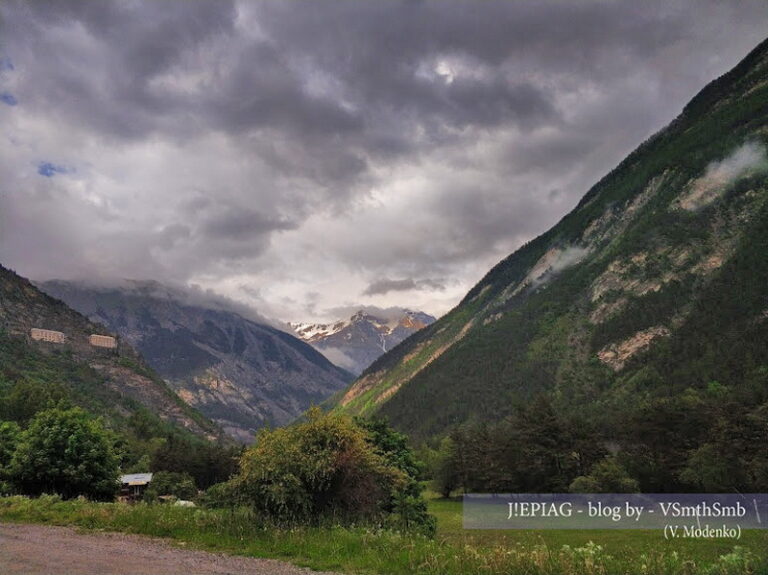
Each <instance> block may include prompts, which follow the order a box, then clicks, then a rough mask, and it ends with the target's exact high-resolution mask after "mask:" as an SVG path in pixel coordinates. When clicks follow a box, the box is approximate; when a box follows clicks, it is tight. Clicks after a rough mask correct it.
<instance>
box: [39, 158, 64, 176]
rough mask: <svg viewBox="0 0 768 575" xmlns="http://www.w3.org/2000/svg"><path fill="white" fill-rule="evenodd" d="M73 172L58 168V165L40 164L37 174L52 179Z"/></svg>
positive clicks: (61, 167)
mask: <svg viewBox="0 0 768 575" xmlns="http://www.w3.org/2000/svg"><path fill="white" fill-rule="evenodd" d="M71 171H72V170H70V169H69V168H66V167H64V166H58V165H56V164H52V163H51V162H40V163H39V164H38V165H37V173H38V174H40V175H41V176H45V177H46V178H52V177H53V176H55V175H56V174H66V173H69V172H71Z"/></svg>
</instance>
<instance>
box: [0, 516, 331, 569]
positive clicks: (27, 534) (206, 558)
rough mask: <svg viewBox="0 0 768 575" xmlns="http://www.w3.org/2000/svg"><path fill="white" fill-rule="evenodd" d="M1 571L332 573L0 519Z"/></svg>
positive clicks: (152, 540)
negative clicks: (19, 523) (20, 523)
mask: <svg viewBox="0 0 768 575" xmlns="http://www.w3.org/2000/svg"><path fill="white" fill-rule="evenodd" d="M0 573H2V575H177V574H178V575H224V574H232V575H334V574H332V573H320V572H318V571H310V570H308V569H303V568H301V567H296V566H294V565H291V564H290V563H284V562H282V561H274V560H272V559H254V558H251V557H233V556H230V555H219V554H215V553H207V552H205V551H193V550H189V549H180V548H179V547H175V546H173V545H171V544H170V543H168V542H166V541H163V540H162V539H155V538H150V537H141V536H138V535H126V534H124V533H81V532H78V531H76V530H74V529H72V528H70V527H49V526H44V525H15V524H8V523H0Z"/></svg>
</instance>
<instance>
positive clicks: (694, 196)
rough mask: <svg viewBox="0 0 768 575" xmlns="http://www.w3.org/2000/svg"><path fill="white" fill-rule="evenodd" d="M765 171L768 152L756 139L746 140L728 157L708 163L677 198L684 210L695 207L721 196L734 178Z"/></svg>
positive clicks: (734, 181) (697, 207)
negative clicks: (701, 174)
mask: <svg viewBox="0 0 768 575" xmlns="http://www.w3.org/2000/svg"><path fill="white" fill-rule="evenodd" d="M765 172H768V154H766V149H765V146H764V145H763V144H761V143H759V142H747V143H746V144H743V145H742V146H740V147H739V148H737V149H736V150H735V151H734V152H733V153H732V154H731V155H730V156H728V157H727V158H725V159H724V160H720V161H718V162H711V163H710V164H709V165H708V166H707V169H706V170H705V171H704V175H703V176H701V177H700V178H698V179H696V180H694V181H693V182H692V183H691V184H690V187H689V191H688V192H687V193H686V194H685V195H684V196H683V197H682V198H681V199H680V207H682V208H683V209H684V210H691V211H692V210H698V209H699V208H702V207H704V206H706V205H708V204H710V203H712V202H713V201H715V200H716V199H717V198H719V197H720V196H722V195H723V194H724V193H725V192H726V191H727V190H728V189H729V188H730V187H731V186H732V185H733V184H735V183H736V182H737V181H739V180H741V179H743V178H746V177H749V176H754V175H757V174H762V173H765Z"/></svg>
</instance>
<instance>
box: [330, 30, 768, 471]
mask: <svg viewBox="0 0 768 575" xmlns="http://www.w3.org/2000/svg"><path fill="white" fill-rule="evenodd" d="M610 137H611V136H610V134H606V138H610ZM767 150H768V40H767V41H764V42H763V43H762V44H761V45H760V46H758V47H757V48H756V49H755V50H754V51H753V52H751V53H750V54H749V55H748V56H747V57H746V58H745V59H744V60H743V61H742V62H741V63H740V64H739V65H738V66H736V68H734V69H733V70H732V71H731V72H729V73H728V74H725V75H724V76H722V77H721V78H719V79H717V80H715V81H714V82H712V83H711V84H709V85H708V86H706V87H705V88H704V89H703V90H702V91H701V92H700V93H699V94H698V95H697V96H696V97H695V98H693V100H692V101H691V102H690V103H689V104H688V105H687V106H686V107H685V108H684V110H683V111H682V113H681V114H680V116H678V118H676V119H675V120H674V121H673V122H672V123H671V124H670V125H669V126H668V127H667V128H665V129H664V130H662V131H660V132H659V133H657V134H656V135H655V136H653V137H651V138H650V139H649V140H647V141H646V142H645V143H643V144H642V145H641V146H640V147H639V148H637V149H636V150H635V151H634V152H633V153H632V154H630V155H629V156H628V157H627V158H626V159H625V160H624V161H623V162H622V163H621V164H620V165H619V166H617V167H616V168H615V169H614V170H613V171H612V172H611V173H610V174H608V175H607V176H606V177H604V178H603V179H602V180H601V181H599V182H598V183H597V184H596V185H595V186H594V187H593V188H592V189H591V190H589V192H588V193H587V194H586V195H585V196H584V198H583V199H582V200H581V202H579V204H578V205H577V206H576V207H575V208H574V210H573V211H571V212H570V213H569V214H567V215H566V216H565V217H564V218H563V219H562V220H561V221H560V222H559V223H558V224H557V225H555V226H554V227H553V228H552V229H550V230H549V231H547V232H546V233H544V234H543V235H541V236H539V237H538V238H536V239H534V240H532V241H531V242H529V243H527V244H526V245H524V246H522V247H521V248H520V249H519V250H517V251H516V252H515V253H513V254H511V255H510V256H509V257H507V258H506V259H505V260H503V261H502V262H500V263H499V264H498V265H496V266H495V267H494V268H493V269H492V270H490V271H489V272H488V274H487V275H486V276H485V277H484V278H483V279H482V280H481V281H480V282H479V283H478V284H477V285H476V286H475V287H474V288H473V289H472V290H470V291H469V293H468V294H467V295H466V297H465V298H464V299H463V301H462V302H461V303H460V304H459V305H458V306H457V307H456V308H454V309H453V310H452V311H451V312H450V313H448V314H446V315H445V316H443V317H442V318H440V320H438V321H437V322H435V323H434V324H432V325H431V326H429V327H427V328H426V329H424V330H421V331H419V332H418V333H417V334H415V335H414V336H413V337H411V338H409V339H408V341H406V342H405V343H404V344H402V345H400V346H398V347H397V348H396V349H394V350H391V351H389V352H388V353H387V354H385V355H383V356H382V357H381V358H379V359H378V360H377V361H375V362H374V363H373V364H372V365H371V366H370V367H368V368H367V369H366V371H365V372H364V373H363V374H362V376H361V377H360V378H359V379H357V380H356V381H355V382H354V383H353V384H352V386H351V387H350V388H349V389H348V390H347V391H346V392H345V393H344V394H339V395H338V396H336V397H337V398H338V400H337V403H336V409H339V410H342V411H346V412H349V413H353V414H371V413H379V414H382V415H385V416H387V417H389V419H390V421H391V422H392V423H393V424H394V425H395V426H396V427H398V428H399V429H401V430H403V431H405V432H408V433H410V434H411V435H412V436H414V437H416V438H417V439H418V438H426V437H434V436H437V435H441V434H444V433H446V432H447V431H448V430H450V429H452V428H454V427H456V426H457V425H460V424H462V423H465V422H472V421H488V420H493V419H497V420H500V419H503V418H505V417H508V416H510V415H512V414H515V413H517V412H516V411H515V410H516V406H519V405H521V404H526V403H527V402H529V401H530V399H531V398H532V397H534V396H537V395H541V394H544V395H545V396H546V397H548V398H549V400H550V401H551V402H552V403H553V404H554V405H555V407H556V408H557V409H558V410H561V411H562V412H565V413H577V414H579V416H580V417H588V418H590V420H591V421H595V422H600V425H601V426H602V429H604V430H605V433H606V436H607V437H609V438H611V441H614V439H615V438H616V437H618V436H619V435H620V433H621V431H622V429H624V427H625V426H626V424H627V422H628V421H630V420H631V419H632V418H635V420H637V421H641V420H644V418H645V419H647V417H648V415H647V414H646V413H644V412H641V411H640V410H642V409H643V408H647V407H648V406H649V405H651V406H657V405H662V406H663V405H664V402H665V401H666V402H667V403H670V402H672V401H673V400H674V401H678V402H679V403H680V404H685V401H688V402H689V404H690V406H689V408H686V409H688V411H687V412H685V410H684V411H683V412H684V413H688V414H689V415H690V414H693V413H694V411H695V410H694V406H695V405H694V404H695V401H694V399H691V398H695V397H698V396H697V394H698V395H701V394H706V393H710V394H712V393H719V392H720V391H721V392H722V393H723V397H726V396H727V397H729V398H732V397H741V396H740V395H739V394H741V395H743V396H746V395H748V394H749V393H752V392H751V391H749V390H751V389H753V388H754V389H758V390H762V391H761V393H762V392H763V391H764V390H765V389H768V387H766V386H768V345H766V343H767V342H768V255H767V254H768V152H767ZM718 390H720V391H718ZM685 394H688V395H685ZM755 394H756V395H755V399H752V400H750V401H753V402H754V403H753V404H748V405H750V408H755V406H757V405H758V404H759V401H760V400H759V394H757V392H755ZM729 400H730V399H729ZM733 401H735V399H734V400H733ZM740 401H741V399H740ZM675 405H677V404H675ZM763 409H768V404H766V406H764V407H763ZM654 410H655V411H654ZM656 411H658V409H656V408H655V407H654V409H649V412H650V413H655V412H656ZM758 411H759V410H758ZM756 413H757V411H756ZM763 413H764V412H763ZM690 417H693V415H690ZM750 417H752V415H750ZM754 417H758V415H754ZM759 417H764V416H759ZM744 419H745V420H746V419H747V417H746V416H745V417H744ZM761 421H763V422H764V419H762V420H761ZM708 423H712V422H708ZM667 424H668V425H669V426H672V425H674V424H673V423H672V422H665V425H667ZM681 425H682V424H681ZM713 426H714V424H713ZM694 427H695V426H694ZM670 428H671V427H670ZM675 429H676V428H675ZM703 432H704V431H702V433H703ZM675 441H677V439H675ZM697 441H698V440H697ZM705 441H710V439H705ZM711 441H714V440H711ZM667 443H668V442H667ZM693 445H694V446H696V445H698V444H697V443H693ZM687 448H688V449H692V448H691V446H690V445H688V446H687ZM730 472H731V468H728V473H730Z"/></svg>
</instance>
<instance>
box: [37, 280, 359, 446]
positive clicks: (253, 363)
mask: <svg viewBox="0 0 768 575" xmlns="http://www.w3.org/2000/svg"><path fill="white" fill-rule="evenodd" d="M41 287H42V289H44V290H45V291H46V292H47V293H50V294H52V295H54V296H55V297H58V298H60V299H62V300H63V301H65V302H67V303H68V304H69V305H71V306H72V307H73V308H75V309H77V310H78V311H80V312H81V313H83V314H85V315H87V316H88V317H90V318H92V319H93V320H95V321H99V322H101V323H103V324H105V325H107V326H108V327H109V328H110V329H112V330H114V331H115V332H116V333H119V334H120V336H121V337H122V338H124V339H125V340H126V341H128V342H130V343H131V344H132V345H133V346H135V347H136V349H138V350H139V351H140V352H141V354H142V355H143V356H144V358H145V359H146V361H147V363H148V364H149V365H150V366H152V367H153V368H154V369H156V370H157V372H158V373H159V374H160V375H161V376H162V377H163V378H164V379H165V380H166V381H167V383H168V385H170V386H171V388H172V389H174V390H175V392H176V393H177V394H178V395H179V396H180V397H181V398H182V399H183V400H184V401H186V402H187V403H188V404H189V405H192V406H194V407H195V408H197V409H199V410H200V411H201V412H202V413H203V414H205V415H206V416H207V417H210V418H211V419H212V420H214V421H216V422H217V423H218V424H219V425H221V426H222V427H223V428H224V429H225V430H226V431H227V433H229V434H230V435H231V436H232V437H234V438H236V439H238V440H240V441H244V442H249V441H252V439H253V436H254V433H255V431H256V430H258V429H259V428H261V427H263V426H265V425H271V426H279V425H286V424H287V423H290V422H291V421H292V420H293V419H294V418H295V417H297V416H298V415H300V414H301V413H302V412H303V411H304V410H306V409H307V408H309V407H310V406H311V405H312V404H316V403H320V402H322V401H323V400H325V399H326V398H327V397H329V396H330V395H332V394H333V393H335V392H337V391H339V390H340V389H342V388H343V387H344V386H346V385H347V384H348V382H349V381H350V379H351V376H350V375H349V374H348V373H346V372H344V371H343V370H341V369H339V368H337V367H336V366H334V365H333V364H331V363H330V362H329V361H328V360H327V359H326V358H325V357H323V356H322V355H321V354H320V353H318V352H317V351H315V350H314V349H313V348H312V347H310V346H309V345H307V344H305V343H304V342H302V341H300V340H298V339H297V338H295V337H293V336H291V335H289V334H288V333H285V332H282V331H280V330H278V329H276V328H274V327H272V326H269V325H266V324H262V323H256V322H254V321H251V320H250V319H247V318H245V317H243V316H242V315H240V314H239V313H236V312H235V311H232V310H230V309H226V307H225V306H222V305H219V304H216V305H214V304H211V303H208V302H206V301H205V300H204V299H202V298H200V297H197V298H190V297H189V294H186V293H184V292H181V291H179V290H177V289H175V288H170V287H167V286H161V285H160V284H157V282H130V281H126V282H123V284H122V285H120V286H117V287H106V286H101V287H94V286H89V285H87V284H84V283H77V282H63V281H50V282H45V283H43V284H41Z"/></svg>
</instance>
